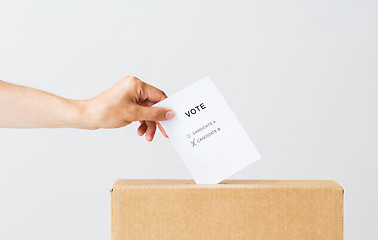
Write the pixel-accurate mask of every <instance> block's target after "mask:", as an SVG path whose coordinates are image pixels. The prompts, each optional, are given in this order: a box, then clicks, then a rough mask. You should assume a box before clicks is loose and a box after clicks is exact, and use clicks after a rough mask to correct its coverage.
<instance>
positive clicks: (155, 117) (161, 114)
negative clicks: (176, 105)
mask: <svg viewBox="0 0 378 240" xmlns="http://www.w3.org/2000/svg"><path fill="white" fill-rule="evenodd" d="M133 115H134V116H133V118H134V119H135V121H136V120H138V121H143V120H144V121H165V120H170V119H172V118H173V117H174V113H173V111H172V110H170V109H166V108H161V107H144V106H140V105H136V106H135V109H134V111H133Z"/></svg>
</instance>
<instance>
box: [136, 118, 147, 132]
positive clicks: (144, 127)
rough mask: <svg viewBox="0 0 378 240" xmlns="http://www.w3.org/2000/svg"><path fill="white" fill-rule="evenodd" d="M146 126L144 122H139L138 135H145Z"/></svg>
mask: <svg viewBox="0 0 378 240" xmlns="http://www.w3.org/2000/svg"><path fill="white" fill-rule="evenodd" d="M146 130H147V124H146V121H140V126H139V127H138V135H139V136H143V134H145V133H146Z"/></svg>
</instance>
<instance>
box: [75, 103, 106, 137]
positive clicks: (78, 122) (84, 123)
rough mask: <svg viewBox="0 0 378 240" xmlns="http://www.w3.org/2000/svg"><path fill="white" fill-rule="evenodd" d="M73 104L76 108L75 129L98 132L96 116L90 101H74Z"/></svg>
mask: <svg viewBox="0 0 378 240" xmlns="http://www.w3.org/2000/svg"><path fill="white" fill-rule="evenodd" d="M72 104H73V105H74V108H75V114H74V117H73V120H72V122H73V124H74V126H73V127H74V128H80V129H88V130H96V129H99V128H100V127H98V126H97V125H96V124H95V119H96V118H95V116H94V114H93V111H91V109H92V108H91V104H90V100H72Z"/></svg>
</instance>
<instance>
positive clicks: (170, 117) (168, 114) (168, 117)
mask: <svg viewBox="0 0 378 240" xmlns="http://www.w3.org/2000/svg"><path fill="white" fill-rule="evenodd" d="M174 115H175V114H174V113H173V111H168V112H167V113H166V114H165V119H166V120H171V119H172V118H173V116H174Z"/></svg>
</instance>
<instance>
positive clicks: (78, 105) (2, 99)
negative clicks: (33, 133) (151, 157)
mask: <svg viewBox="0 0 378 240" xmlns="http://www.w3.org/2000/svg"><path fill="white" fill-rule="evenodd" d="M165 98H166V95H165V94H164V92H162V91H161V90H159V89H157V88H155V87H153V86H151V85H148V84H146V83H144V82H142V81H140V80H139V79H138V78H135V77H125V78H123V79H122V80H120V81H119V82H117V83H116V84H115V85H114V86H113V87H111V88H109V89H107V90H106V91H104V92H102V93H100V94H99V95H97V96H95V97H94V98H91V99H88V100H70V99H65V98H62V97H58V96H55V95H53V94H51V93H48V92H44V91H41V90H38V89H33V88H29V87H24V86H19V85H14V84H11V83H7V82H4V81H0V128H81V129H99V128H119V127H123V126H126V125H128V124H130V123H131V122H133V121H140V123H141V125H140V127H139V128H138V134H139V135H143V134H144V133H146V139H147V140H149V141H151V140H152V139H153V137H154V134H155V131H156V123H158V121H163V120H169V119H171V118H172V117H173V112H172V111H170V110H168V109H164V108H154V107H151V106H152V105H153V104H154V103H157V102H159V101H161V100H163V99H165ZM159 127H160V126H159ZM161 130H162V129H161ZM162 132H163V134H164V135H165V136H166V134H165V132H164V131H162Z"/></svg>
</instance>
